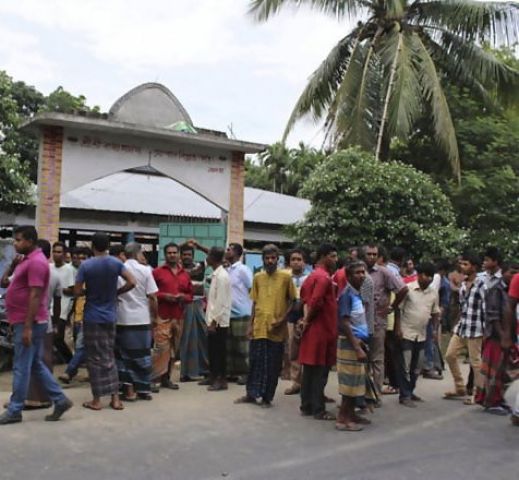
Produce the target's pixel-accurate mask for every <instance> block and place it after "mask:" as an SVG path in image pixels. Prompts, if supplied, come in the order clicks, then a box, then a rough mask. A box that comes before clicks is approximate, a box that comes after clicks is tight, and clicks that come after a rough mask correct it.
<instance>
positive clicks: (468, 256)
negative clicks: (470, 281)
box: [461, 250, 481, 268]
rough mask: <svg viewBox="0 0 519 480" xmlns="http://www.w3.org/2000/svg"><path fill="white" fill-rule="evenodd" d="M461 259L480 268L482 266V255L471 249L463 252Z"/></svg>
mask: <svg viewBox="0 0 519 480" xmlns="http://www.w3.org/2000/svg"><path fill="white" fill-rule="evenodd" d="M461 260H463V261H465V262H469V263H470V264H471V265H474V266H476V267H478V268H479V267H480V266H481V257H480V256H479V255H478V254H477V253H475V252H472V251H470V250H467V251H465V252H463V253H462V254H461Z"/></svg>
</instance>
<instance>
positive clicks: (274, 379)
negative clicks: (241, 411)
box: [247, 338, 285, 402]
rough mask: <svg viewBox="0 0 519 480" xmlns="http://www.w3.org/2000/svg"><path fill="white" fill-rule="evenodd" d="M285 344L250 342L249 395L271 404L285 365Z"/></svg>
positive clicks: (261, 341) (269, 341)
mask: <svg viewBox="0 0 519 480" xmlns="http://www.w3.org/2000/svg"><path fill="white" fill-rule="evenodd" d="M284 348H285V345H284V343H283V342H273V341H272V340H267V339H264V338H262V339H258V340H251V341H250V371H249V375H248V377H247V395H248V396H249V397H251V398H262V399H263V400H264V401H266V402H271V401H272V399H273V398H274V394H275V393H276V388H277V386H278V380H279V374H280V373H281V367H282V364H283V350H284Z"/></svg>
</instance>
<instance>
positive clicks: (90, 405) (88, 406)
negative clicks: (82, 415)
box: [83, 402, 103, 412]
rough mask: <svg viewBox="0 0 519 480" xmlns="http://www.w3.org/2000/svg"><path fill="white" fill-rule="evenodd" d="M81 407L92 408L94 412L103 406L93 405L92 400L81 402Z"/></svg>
mask: <svg viewBox="0 0 519 480" xmlns="http://www.w3.org/2000/svg"><path fill="white" fill-rule="evenodd" d="M83 407H84V408H87V409H88V410H94V411H95V412H98V411H99V410H102V409H103V407H94V406H93V405H92V402H83Z"/></svg>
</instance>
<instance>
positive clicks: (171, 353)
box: [151, 317, 182, 380]
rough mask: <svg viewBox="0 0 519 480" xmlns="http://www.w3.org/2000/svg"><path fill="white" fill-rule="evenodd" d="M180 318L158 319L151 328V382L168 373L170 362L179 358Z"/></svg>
mask: <svg viewBox="0 0 519 480" xmlns="http://www.w3.org/2000/svg"><path fill="white" fill-rule="evenodd" d="M181 338H182V319H181V318H160V317H159V318H158V319H157V322H156V323H155V325H154V327H153V341H154V346H153V350H152V360H153V372H152V375H151V378H152V380H157V379H159V378H160V377H162V376H163V375H165V374H167V373H169V371H170V368H171V365H170V363H172V361H173V362H174V361H175V360H176V359H177V358H180V339H181Z"/></svg>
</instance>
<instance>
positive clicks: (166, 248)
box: [164, 242, 178, 256]
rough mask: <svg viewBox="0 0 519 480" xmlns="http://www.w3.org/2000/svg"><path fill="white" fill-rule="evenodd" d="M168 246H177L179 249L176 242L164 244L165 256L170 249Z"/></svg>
mask: <svg viewBox="0 0 519 480" xmlns="http://www.w3.org/2000/svg"><path fill="white" fill-rule="evenodd" d="M168 248H176V249H177V250H178V245H177V244H176V243H174V242H169V243H166V245H164V256H166V252H167V251H168Z"/></svg>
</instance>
